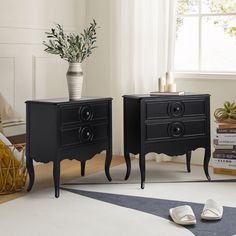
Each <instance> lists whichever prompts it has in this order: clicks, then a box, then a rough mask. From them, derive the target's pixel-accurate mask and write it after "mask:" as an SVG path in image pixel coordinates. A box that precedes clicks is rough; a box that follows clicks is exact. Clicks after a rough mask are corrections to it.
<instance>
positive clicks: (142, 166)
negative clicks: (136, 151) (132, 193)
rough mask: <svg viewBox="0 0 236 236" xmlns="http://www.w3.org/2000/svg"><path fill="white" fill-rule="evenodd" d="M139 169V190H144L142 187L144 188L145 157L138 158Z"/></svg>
mask: <svg viewBox="0 0 236 236" xmlns="http://www.w3.org/2000/svg"><path fill="white" fill-rule="evenodd" d="M139 168H140V173H141V189H144V187H145V172H146V167H145V155H142V154H140V156H139Z"/></svg>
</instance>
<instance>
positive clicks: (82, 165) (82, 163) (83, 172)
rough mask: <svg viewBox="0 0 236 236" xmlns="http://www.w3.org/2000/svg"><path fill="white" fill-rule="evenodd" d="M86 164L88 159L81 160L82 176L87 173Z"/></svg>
mask: <svg viewBox="0 0 236 236" xmlns="http://www.w3.org/2000/svg"><path fill="white" fill-rule="evenodd" d="M85 164H86V161H80V166H81V176H84V174H85Z"/></svg>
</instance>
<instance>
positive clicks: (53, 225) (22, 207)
mask: <svg viewBox="0 0 236 236" xmlns="http://www.w3.org/2000/svg"><path fill="white" fill-rule="evenodd" d="M134 162H137V161H134ZM192 169H193V170H192V173H186V172H185V166H184V165H181V164H173V163H172V164H158V163H155V162H148V164H147V181H146V182H147V183H146V186H145V189H144V190H141V189H140V176H139V170H138V168H137V163H133V162H132V172H131V177H130V181H129V182H127V183H126V182H125V181H122V179H123V177H124V176H125V168H124V166H123V165H121V166H118V167H115V168H112V169H111V176H112V178H113V181H112V182H111V183H108V181H107V180H106V178H105V174H104V173H103V172H101V173H98V174H94V175H91V176H88V177H83V178H80V179H79V180H74V181H73V182H75V183H77V182H80V183H83V184H81V185H78V184H75V185H65V186H64V187H68V188H70V189H79V190H85V191H92V192H103V193H111V194H119V195H128V196H139V197H147V198H158V199H168V200H179V201H187V202H196V203H204V202H205V201H206V200H207V199H208V198H214V199H215V200H217V201H218V202H219V203H221V204H222V205H224V206H230V207H236V201H235V196H236V188H235V183H217V182H213V183H208V182H204V183H151V182H157V181H180V180H185V181H186V180H205V175H204V174H203V170H202V167H193V168H192ZM211 176H212V179H216V178H222V177H223V178H232V177H228V176H218V175H217V176H214V175H212V174H211ZM95 182H98V183H100V184H93V183H95ZM119 182H121V183H119ZM86 183H87V184H86ZM89 183H90V184H89ZM115 183H117V184H115ZM235 217H236V215H235ZM0 219H1V220H0V229H1V235H4V236H5V235H6V236H15V235H20V236H21V235H22V236H23V235H24V236H52V235H57V236H64V235H83V236H90V235H91V236H92V235H93V236H94V235H96V236H102V235H112V236H125V235H129V236H139V235H140V236H141V235H147V236H149V235H150V236H152V235H160V236H162V235H165V236H168V235H170V236H172V235H175V236H178V235H181V236H185V235H186V236H187V235H193V233H192V232H191V231H189V230H188V229H186V228H184V227H180V226H178V225H176V224H174V223H173V222H171V221H169V220H167V219H164V218H161V217H158V216H155V215H152V214H148V213H145V212H142V211H138V210H134V209H130V208H125V207H120V206H118V205H115V204H110V203H107V202H105V201H99V200H96V199H92V198H89V197H86V196H81V195H79V194H74V193H71V192H67V191H64V190H61V195H60V198H59V199H55V198H54V190H53V189H52V188H49V189H45V190H41V191H39V192H34V193H29V194H27V195H26V196H24V197H22V198H19V199H16V200H14V201H10V202H7V203H4V204H1V205H0ZM235 233H236V232H235ZM209 235H211V234H209ZM222 236H223V235H222Z"/></svg>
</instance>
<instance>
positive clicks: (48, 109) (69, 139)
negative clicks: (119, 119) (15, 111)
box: [26, 98, 112, 197]
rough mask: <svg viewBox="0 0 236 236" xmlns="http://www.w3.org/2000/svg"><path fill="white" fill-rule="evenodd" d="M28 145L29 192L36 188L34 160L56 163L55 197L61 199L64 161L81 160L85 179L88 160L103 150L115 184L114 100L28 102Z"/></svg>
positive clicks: (87, 99) (106, 164)
mask: <svg viewBox="0 0 236 236" xmlns="http://www.w3.org/2000/svg"><path fill="white" fill-rule="evenodd" d="M26 143H27V145H26V161H27V162H26V164H27V169H28V172H29V177H30V179H29V186H28V189H27V190H28V191H30V190H31V188H32V186H33V184H34V167H33V160H35V161H37V162H43V163H47V162H49V161H53V177H54V186H55V197H59V185H60V161H62V160H63V159H76V160H79V161H80V162H81V175H82V176H83V175H84V172H85V162H86V160H88V159H91V158H92V157H93V156H94V155H95V154H97V153H99V152H101V151H103V150H106V161H105V173H106V176H107V178H108V180H109V181H111V177H110V174H109V168H110V163H111V159H112V99H111V98H82V99H81V100H79V101H68V100H67V99H50V100H38V101H27V102H26Z"/></svg>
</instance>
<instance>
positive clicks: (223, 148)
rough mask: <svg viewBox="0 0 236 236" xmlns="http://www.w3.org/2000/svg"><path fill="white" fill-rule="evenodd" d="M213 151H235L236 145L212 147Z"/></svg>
mask: <svg viewBox="0 0 236 236" xmlns="http://www.w3.org/2000/svg"><path fill="white" fill-rule="evenodd" d="M214 146H215V149H216V150H217V151H218V150H222V151H226V150H234V151H235V149H236V145H214Z"/></svg>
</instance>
